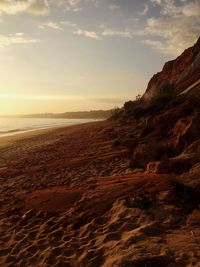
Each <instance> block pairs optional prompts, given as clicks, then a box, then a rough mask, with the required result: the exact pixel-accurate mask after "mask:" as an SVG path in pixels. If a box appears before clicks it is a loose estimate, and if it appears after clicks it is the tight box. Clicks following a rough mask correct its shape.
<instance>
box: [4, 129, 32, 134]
mask: <svg viewBox="0 0 200 267" xmlns="http://www.w3.org/2000/svg"><path fill="white" fill-rule="evenodd" d="M30 130H33V128H24V129H12V130H8V131H0V135H6V134H13V133H18V132H26V131H30Z"/></svg>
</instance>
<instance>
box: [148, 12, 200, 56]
mask: <svg viewBox="0 0 200 267" xmlns="http://www.w3.org/2000/svg"><path fill="white" fill-rule="evenodd" d="M174 25H176V27H175V26H174ZM145 32H146V34H148V35H149V36H150V37H151V36H152V37H156V38H160V40H152V39H149V38H148V39H146V40H144V43H146V44H149V45H151V46H152V47H153V48H154V49H157V50H159V51H161V52H162V53H166V54H172V55H178V54H180V53H181V52H182V51H183V50H184V49H185V48H187V47H189V46H191V45H193V44H194V43H195V41H196V40H197V38H198V37H199V32H200V24H199V18H197V17H196V18H192V17H188V18H187V17H163V18H160V19H155V18H151V19H148V20H147V25H146V29H145Z"/></svg>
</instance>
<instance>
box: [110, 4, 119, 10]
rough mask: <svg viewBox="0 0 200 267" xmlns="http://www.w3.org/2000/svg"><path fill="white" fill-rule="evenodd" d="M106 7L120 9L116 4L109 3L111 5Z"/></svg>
mask: <svg viewBox="0 0 200 267" xmlns="http://www.w3.org/2000/svg"><path fill="white" fill-rule="evenodd" d="M108 8H109V9H110V10H118V9H120V6H119V5H116V4H111V5H109V6H108Z"/></svg>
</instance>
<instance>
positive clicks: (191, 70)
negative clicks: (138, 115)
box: [143, 38, 200, 100]
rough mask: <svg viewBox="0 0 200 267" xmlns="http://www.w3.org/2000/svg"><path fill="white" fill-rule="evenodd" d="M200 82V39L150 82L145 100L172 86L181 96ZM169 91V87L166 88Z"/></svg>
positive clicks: (168, 63)
mask: <svg viewBox="0 0 200 267" xmlns="http://www.w3.org/2000/svg"><path fill="white" fill-rule="evenodd" d="M199 80H200V38H199V39H198V41H197V43H196V44H195V45H194V46H193V47H190V48H188V49H186V50H185V51H184V52H183V53H182V54H181V55H180V56H179V57H178V58H176V59H175V60H172V61H169V62H167V63H166V64H165V65H164V67H163V69H162V71H161V72H158V73H157V74H155V75H154V76H153V77H152V79H151V80H150V82H149V84H148V86H147V89H146V92H145V93H144V95H143V99H145V100H150V99H151V98H153V97H154V96H156V95H157V94H158V93H159V91H160V89H162V88H163V86H165V85H171V86H173V87H174V88H175V90H176V92H177V93H178V94H180V93H181V92H184V91H185V90H187V88H188V87H190V86H192V85H193V84H195V83H196V82H198V81H199ZM166 90H167V87H166Z"/></svg>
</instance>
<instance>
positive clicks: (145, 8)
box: [139, 4, 149, 16]
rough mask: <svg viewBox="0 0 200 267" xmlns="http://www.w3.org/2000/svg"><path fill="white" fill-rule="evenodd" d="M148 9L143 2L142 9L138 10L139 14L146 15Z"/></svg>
mask: <svg viewBox="0 0 200 267" xmlns="http://www.w3.org/2000/svg"><path fill="white" fill-rule="evenodd" d="M148 10H149V6H148V5H147V4H144V9H143V10H142V11H141V12H139V15H142V16H144V15H146V14H147V12H148Z"/></svg>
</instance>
